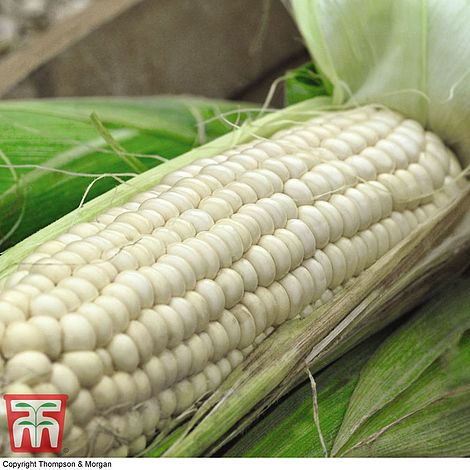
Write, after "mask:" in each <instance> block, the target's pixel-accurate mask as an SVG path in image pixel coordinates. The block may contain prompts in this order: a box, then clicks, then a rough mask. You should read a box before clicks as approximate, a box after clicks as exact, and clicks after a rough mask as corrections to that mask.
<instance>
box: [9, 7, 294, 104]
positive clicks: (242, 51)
mask: <svg viewBox="0 0 470 470" xmlns="http://www.w3.org/2000/svg"><path fill="white" fill-rule="evenodd" d="M101 1H102V0H101ZM113 1H114V0H113ZM98 3H99V2H98ZM137 3H138V4H136V5H134V6H133V7H132V8H128V9H126V10H125V13H124V14H120V15H115V17H114V18H113V19H112V21H108V22H106V23H105V24H101V25H100V27H99V28H95V29H93V30H89V31H88V32H87V33H86V34H85V35H83V37H81V38H80V39H79V40H78V41H75V42H74V43H73V44H69V46H68V47H66V48H65V49H63V50H61V51H60V53H56V54H55V55H54V56H53V57H49V59H48V60H47V61H44V62H43V64H42V66H41V67H40V68H37V69H36V70H34V71H33V72H32V73H30V74H29V75H28V78H27V79H26V80H23V81H21V82H20V83H18V85H17V86H16V87H15V88H12V89H11V91H10V92H9V93H8V94H7V95H6V97H25V96H29V97H54V96H91V95H95V96H96V95H156V94H181V93H191V94H197V95H204V96H208V97H219V98H228V97H233V96H236V95H237V94H240V93H241V92H242V91H243V90H245V89H247V88H249V87H250V86H251V84H253V83H258V82H259V80H260V79H262V78H263V77H266V76H269V74H274V76H277V75H278V73H277V71H278V70H279V69H280V68H281V69H280V71H279V74H282V67H283V66H285V65H286V64H288V63H289V62H290V60H291V59H292V57H297V56H298V55H299V53H301V52H302V51H303V46H302V43H301V41H300V40H299V33H298V31H297V29H296V27H295V25H294V24H293V22H292V19H291V18H290V16H289V14H288V13H287V11H286V10H285V8H284V6H283V5H282V2H280V1H279V0H236V1H233V0H143V1H140V2H137ZM36 53H38V52H36ZM23 76H24V75H23ZM1 79H2V77H1V69H0V80H1ZM268 88H269V86H268ZM261 93H262V92H261Z"/></svg>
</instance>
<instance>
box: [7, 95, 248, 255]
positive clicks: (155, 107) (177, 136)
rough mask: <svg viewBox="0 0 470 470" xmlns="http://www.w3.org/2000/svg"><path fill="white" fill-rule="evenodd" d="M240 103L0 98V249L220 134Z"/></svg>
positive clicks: (186, 99)
mask: <svg viewBox="0 0 470 470" xmlns="http://www.w3.org/2000/svg"><path fill="white" fill-rule="evenodd" d="M241 106H243V107H246V105H240V104H236V103H230V102H225V101H215V100H202V99H195V98H191V97H183V98H169V97H163V98H148V99H142V98H136V99H125V98H119V99H116V98H108V99H103V98H97V99H85V98H84V99H73V100H72V99H67V100H37V101H29V102H25V101H17V102H13V101H12V102H8V101H6V102H2V103H0V152H1V154H0V157H2V158H0V214H1V217H0V250H2V249H5V248H7V247H9V246H11V245H13V244H14V243H16V242H18V241H19V240H21V239H23V238H24V237H25V236H27V235H30V234H32V233H34V232H36V231H37V230H39V229H40V228H42V227H44V226H46V225H48V224H50V223H51V222H53V221H54V220H56V219H57V218H59V217H61V216H62V215H65V214H67V213H69V212H70V211H72V210H73V209H76V208H77V207H79V206H80V205H81V203H82V198H84V200H91V199H93V198H95V197H96V196H98V195H100V194H102V193H103V192H105V191H108V190H110V189H112V188H114V187H115V186H116V185H117V184H118V183H120V182H122V181H125V180H128V179H129V178H131V177H132V176H133V175H135V174H136V173H139V172H141V171H143V170H146V169H149V168H152V167H154V166H155V165H158V164H160V163H162V162H164V161H166V160H167V159H171V158H173V157H175V156H178V155H181V154H182V153H185V152H187V151H189V150H191V149H192V148H194V147H195V146H198V145H199V144H201V143H204V142H206V141H210V140H212V139H213V138H215V137H218V136H221V135H223V134H225V133H227V132H228V131H230V130H231V129H232V127H231V125H230V124H228V123H227V122H235V121H237V120H238V121H239V124H241V123H242V122H243V120H244V119H245V118H246V116H247V114H246V113H239V112H238V110H239V109H240V107H241ZM91 114H93V115H94V116H95V125H93V124H92V122H91V121H90V115H91ZM219 115H226V116H225V119H226V121H224V120H222V119H219V118H218V117H217V116H219ZM206 121H207V122H206ZM97 128H98V129H97ZM2 240H3V243H2Z"/></svg>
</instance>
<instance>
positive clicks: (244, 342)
mask: <svg viewBox="0 0 470 470" xmlns="http://www.w3.org/2000/svg"><path fill="white" fill-rule="evenodd" d="M460 172H461V170H460V167H459V164H458V162H457V160H456V158H455V156H454V155H453V154H452V153H451V152H450V150H448V149H447V148H446V147H445V146H444V145H443V144H442V142H441V141H440V140H439V138H437V137H436V136H435V135H434V134H432V133H429V132H426V131H424V130H423V129H422V128H421V126H420V125H419V124H418V123H416V122H414V121H411V120H408V119H404V118H402V117H401V116H399V115H397V114H395V113H393V112H391V111H389V110H386V109H377V108H374V107H366V108H361V109H357V110H352V111H345V112H340V113H331V114H326V115H324V116H321V117H318V118H314V119H312V120H310V121H308V122H306V123H304V124H302V125H296V126H292V127H291V128H288V129H286V130H283V131H281V132H278V133H277V134H274V135H273V136H272V137H271V138H270V139H269V140H268V139H258V140H254V141H252V142H251V143H249V144H244V145H240V146H238V147H235V148H233V149H231V150H229V151H227V152H225V153H224V154H222V155H219V156H216V157H212V158H206V159H201V160H198V161H196V162H194V163H193V164H191V165H189V166H187V167H185V168H183V169H182V170H179V171H175V172H173V173H171V174H169V175H167V176H166V177H165V178H164V179H163V180H162V181H161V183H160V184H159V185H157V186H156V187H155V188H154V189H152V190H150V191H147V192H145V193H142V194H140V195H138V196H137V197H135V198H134V199H133V200H132V201H130V202H128V203H127V204H125V205H123V206H122V207H118V208H113V209H110V210H108V211H106V212H105V213H103V214H101V215H100V216H98V217H97V218H96V220H95V221H93V222H90V223H83V224H79V225H76V226H75V227H73V228H72V229H71V230H69V231H68V232H67V233H65V234H63V235H61V236H59V237H58V238H57V239H55V240H53V241H50V242H47V243H45V244H44V245H42V246H40V247H39V248H38V249H37V250H36V251H35V252H34V253H33V254H31V255H29V256H28V257H27V258H25V259H24V260H23V262H22V263H21V265H20V266H19V267H18V269H17V270H16V272H14V273H12V274H10V275H9V276H8V277H7V278H5V279H4V280H3V282H2V285H3V287H2V288H1V290H0V345H1V360H2V362H3V372H2V378H3V382H4V384H5V385H4V392H10V393H57V392H62V393H67V394H68V395H69V404H68V409H67V414H66V427H65V432H64V447H66V448H68V449H69V453H68V454H67V455H110V456H112V455H134V454H136V453H138V452H140V451H141V450H142V449H143V448H145V446H146V444H147V442H148V440H149V439H151V438H152V437H153V436H154V435H155V432H157V430H158V429H159V428H161V427H163V426H165V423H166V422H167V421H168V420H171V419H173V418H174V417H175V416H177V415H179V414H180V413H183V412H184V411H185V410H187V409H188V408H189V407H191V406H192V405H193V404H194V403H195V402H196V401H198V400H199V399H200V398H201V397H203V396H204V395H206V394H207V393H210V392H211V391H212V390H214V389H215V388H216V387H217V386H218V385H219V384H220V383H221V382H222V381H223V380H224V378H225V377H226V376H227V375H228V374H229V373H230V372H231V370H232V369H233V368H234V367H236V366H237V365H238V364H240V363H241V362H242V361H243V358H244V357H245V356H246V355H247V354H249V353H250V352H251V350H252V349H253V348H254V347H256V344H258V343H259V342H260V341H262V340H263V339H264V338H265V337H266V335H267V334H269V333H270V332H271V331H272V330H273V328H275V327H276V326H277V325H280V324H282V323H284V322H285V321H287V320H289V319H293V318H296V317H297V316H306V315H309V314H310V313H312V312H313V311H314V310H315V308H316V307H317V306H318V305H320V304H322V303H324V302H326V301H328V300H330V299H331V298H332V296H334V294H335V292H336V291H337V290H338V289H341V288H342V286H344V285H345V284H346V283H348V282H354V278H355V277H356V276H358V275H359V274H360V273H361V272H363V271H364V270H365V269H367V267H369V266H370V265H372V264H373V263H374V262H375V261H376V260H377V259H379V258H380V257H382V256H383V255H384V254H385V253H387V252H388V251H389V250H390V249H391V248H392V247H393V246H395V245H396V244H398V243H399V242H400V241H401V240H402V239H403V238H405V237H406V236H407V235H409V234H410V233H411V232H412V231H413V229H414V228H415V227H417V226H418V225H419V224H420V223H422V222H424V221H426V220H427V219H428V218H429V217H430V216H432V215H433V214H435V213H437V212H438V211H439V209H440V208H442V207H444V206H446V205H447V204H449V202H450V201H451V200H452V199H453V198H454V197H456V196H457V195H458V194H459V193H460V192H461V189H462V188H463V187H464V186H465V185H466V183H465V181H464V180H462V179H459V176H460ZM3 451H4V452H6V451H7V449H4V450H3Z"/></svg>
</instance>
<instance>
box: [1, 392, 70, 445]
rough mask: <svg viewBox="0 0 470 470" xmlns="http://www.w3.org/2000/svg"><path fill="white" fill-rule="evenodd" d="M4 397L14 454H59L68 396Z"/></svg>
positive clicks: (21, 395)
mask: <svg viewBox="0 0 470 470" xmlns="http://www.w3.org/2000/svg"><path fill="white" fill-rule="evenodd" d="M3 398H4V399H5V402H6V408H7V409H6V411H7V420H8V431H9V433H10V447H11V450H12V451H13V452H52V453H58V452H60V449H61V447H62V435H63V431H64V419H65V407H66V402H67V398H68V396H67V395H62V394H14V393H8V394H5V395H3Z"/></svg>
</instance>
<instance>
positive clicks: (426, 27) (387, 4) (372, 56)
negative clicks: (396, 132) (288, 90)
mask: <svg viewBox="0 0 470 470" xmlns="http://www.w3.org/2000/svg"><path fill="white" fill-rule="evenodd" d="M289 5H290V7H291V10H292V12H293V15H294V18H295V21H296V22H297V24H298V27H299V29H300V31H301V33H302V36H303V38H304V41H305V43H306V45H307V47H308V49H309V51H310V54H311V56H312V58H313V60H314V63H315V65H316V66H317V67H318V69H319V70H321V72H322V73H323V74H324V75H325V76H326V77H327V78H328V80H329V81H330V82H331V83H332V84H333V88H334V89H333V101H334V103H336V104H343V103H346V102H348V103H351V104H366V103H378V104H382V105H386V106H389V107H391V108H393V109H396V110H397V111H400V112H401V113H403V114H404V115H406V116H408V117H411V118H414V119H417V120H419V121H421V122H422V123H423V124H425V125H426V126H427V127H429V128H430V129H431V130H433V131H435V132H436V133H437V134H439V135H440V136H441V137H442V138H443V139H445V140H446V141H447V143H448V144H450V145H452V146H455V147H456V148H457V150H458V153H459V156H460V158H461V159H462V161H463V162H464V163H465V164H468V163H470V106H469V103H470V67H469V64H470V41H469V40H468V24H469V22H470V3H469V2H468V1H466V0H449V1H441V0H416V1H409V0H381V1H376V0H350V1H342V2H339V1H329V0H291V1H290V2H289ZM312 96H313V95H312Z"/></svg>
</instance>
